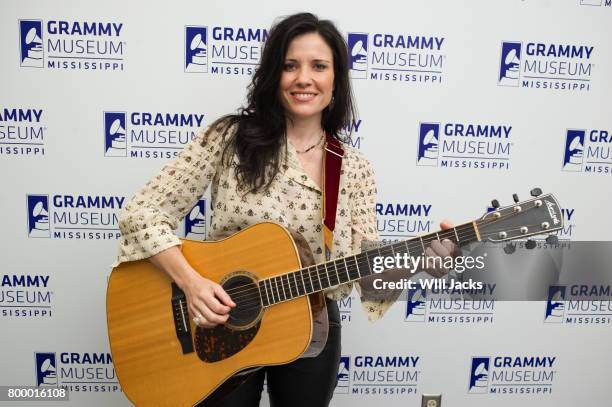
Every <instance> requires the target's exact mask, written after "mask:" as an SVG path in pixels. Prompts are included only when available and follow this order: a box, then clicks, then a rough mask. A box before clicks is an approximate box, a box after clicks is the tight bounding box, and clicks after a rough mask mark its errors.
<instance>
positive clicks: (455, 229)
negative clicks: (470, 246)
mask: <svg viewBox="0 0 612 407" xmlns="http://www.w3.org/2000/svg"><path fill="white" fill-rule="evenodd" d="M453 230H454V231H455V238H457V244H459V235H458V234H457V228H453Z"/></svg>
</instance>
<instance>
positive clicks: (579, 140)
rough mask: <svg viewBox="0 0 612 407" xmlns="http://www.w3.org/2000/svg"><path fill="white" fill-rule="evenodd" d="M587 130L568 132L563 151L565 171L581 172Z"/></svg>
mask: <svg viewBox="0 0 612 407" xmlns="http://www.w3.org/2000/svg"><path fill="white" fill-rule="evenodd" d="M585 133H586V132H585V130H567V134H566V136H565V149H564V150H563V171H581V170H582V162H583V160H584V156H583V152H584V135H585Z"/></svg>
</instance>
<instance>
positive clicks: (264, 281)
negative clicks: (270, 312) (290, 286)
mask: <svg viewBox="0 0 612 407" xmlns="http://www.w3.org/2000/svg"><path fill="white" fill-rule="evenodd" d="M263 286H264V291H265V292H266V299H267V300H268V304H267V305H270V297H269V296H268V288H267V287H266V280H263Z"/></svg>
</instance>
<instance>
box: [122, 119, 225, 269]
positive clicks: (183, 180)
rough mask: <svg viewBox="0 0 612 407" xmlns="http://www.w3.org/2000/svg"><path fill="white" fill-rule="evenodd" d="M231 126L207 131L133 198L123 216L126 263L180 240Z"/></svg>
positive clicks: (205, 186)
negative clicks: (184, 222) (183, 221)
mask: <svg viewBox="0 0 612 407" xmlns="http://www.w3.org/2000/svg"><path fill="white" fill-rule="evenodd" d="M226 134H227V129H225V131H223V128H222V126H221V125H217V126H216V127H215V128H212V126H211V127H209V128H208V130H206V131H204V130H201V131H200V132H199V133H198V135H197V136H196V137H195V138H194V139H193V140H192V141H191V142H189V144H187V146H186V147H185V148H184V149H183V151H181V153H180V154H179V155H178V156H177V157H176V158H174V159H173V160H172V161H170V162H169V163H168V164H166V165H165V166H164V167H163V168H162V170H161V171H160V172H159V173H158V174H157V175H156V176H155V177H153V178H152V179H151V180H149V182H147V183H146V185H145V186H144V187H142V188H141V189H140V190H139V191H138V192H136V194H135V195H134V197H133V198H132V199H130V200H129V201H128V203H127V204H126V205H125V207H124V208H123V210H122V211H121V215H120V217H119V229H120V230H121V235H122V237H121V243H120V245H119V253H118V257H117V262H116V263H115V265H118V264H119V263H121V262H125V261H133V260H140V259H145V258H148V257H151V256H153V255H155V254H157V253H159V252H161V251H163V250H166V249H168V248H170V247H172V246H177V245H180V244H181V242H180V240H179V238H178V237H177V236H176V234H174V232H173V229H176V228H177V226H178V223H179V222H180V220H181V219H183V218H184V217H185V216H186V215H187V213H188V212H189V211H190V210H191V209H192V208H193V206H194V205H195V203H196V202H197V201H198V199H200V197H201V196H202V195H203V194H204V192H205V191H206V188H207V187H208V185H209V184H210V183H211V180H212V179H213V177H214V176H215V174H216V172H217V168H218V166H219V164H220V162H221V156H222V153H223V147H224V139H225V135H226Z"/></svg>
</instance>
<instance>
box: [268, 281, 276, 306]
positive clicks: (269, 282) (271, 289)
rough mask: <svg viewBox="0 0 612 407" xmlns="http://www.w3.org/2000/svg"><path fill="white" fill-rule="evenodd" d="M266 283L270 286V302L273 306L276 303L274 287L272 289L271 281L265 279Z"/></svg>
mask: <svg viewBox="0 0 612 407" xmlns="http://www.w3.org/2000/svg"><path fill="white" fill-rule="evenodd" d="M266 281H267V282H268V284H269V285H270V293H271V294H272V302H273V303H274V304H276V303H277V301H276V297H274V287H272V280H270V279H267V280H266Z"/></svg>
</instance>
